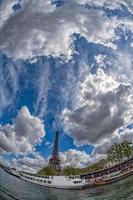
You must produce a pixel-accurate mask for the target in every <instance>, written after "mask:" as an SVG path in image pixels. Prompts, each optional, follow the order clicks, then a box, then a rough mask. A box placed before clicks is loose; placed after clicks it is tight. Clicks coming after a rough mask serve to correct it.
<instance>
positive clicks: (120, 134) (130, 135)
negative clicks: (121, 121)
mask: <svg viewBox="0 0 133 200" xmlns="http://www.w3.org/2000/svg"><path fill="white" fill-rule="evenodd" d="M126 140H127V141H129V142H133V129H130V128H127V127H123V128H122V129H120V130H116V131H115V132H114V133H113V135H112V136H111V137H108V138H104V139H103V140H102V141H101V142H100V143H98V144H96V145H95V148H94V151H93V155H95V154H106V153H107V150H108V149H109V148H110V147H111V146H112V145H113V144H114V143H121V142H123V141H126Z"/></svg>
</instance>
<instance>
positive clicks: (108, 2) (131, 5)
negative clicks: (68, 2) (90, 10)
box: [73, 0, 133, 13]
mask: <svg viewBox="0 0 133 200" xmlns="http://www.w3.org/2000/svg"><path fill="white" fill-rule="evenodd" d="M73 1H75V2H78V3H79V4H81V5H86V4H89V5H92V6H93V5H95V6H100V7H105V8H109V9H112V10H115V9H121V10H122V7H121V5H124V6H126V7H127V8H128V10H129V12H131V13H133V2H132V1H131V0H113V1H112V0H100V1H99V0H73Z"/></svg>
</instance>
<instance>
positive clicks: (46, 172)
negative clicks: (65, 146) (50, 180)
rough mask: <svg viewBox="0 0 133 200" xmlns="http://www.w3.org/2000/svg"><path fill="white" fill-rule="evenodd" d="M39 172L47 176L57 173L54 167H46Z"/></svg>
mask: <svg viewBox="0 0 133 200" xmlns="http://www.w3.org/2000/svg"><path fill="white" fill-rule="evenodd" d="M37 174H38V175H40V176H45V175H49V176H55V175H57V171H56V170H55V169H54V168H52V167H44V168H43V169H41V170H40V171H39V172H38V173H37Z"/></svg>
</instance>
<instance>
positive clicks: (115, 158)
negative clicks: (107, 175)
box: [107, 141, 132, 164]
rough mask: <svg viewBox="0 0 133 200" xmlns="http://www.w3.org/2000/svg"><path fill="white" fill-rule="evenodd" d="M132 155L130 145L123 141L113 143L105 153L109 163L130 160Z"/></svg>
mask: <svg viewBox="0 0 133 200" xmlns="http://www.w3.org/2000/svg"><path fill="white" fill-rule="evenodd" d="M131 155H132V147H131V143H130V142H128V141H124V142H122V143H115V144H113V145H112V146H111V148H110V149H109V150H108V151H107V160H108V162H109V163H111V164H113V163H117V162H119V163H120V162H122V161H123V160H124V159H125V158H128V159H129V158H130V157H131Z"/></svg>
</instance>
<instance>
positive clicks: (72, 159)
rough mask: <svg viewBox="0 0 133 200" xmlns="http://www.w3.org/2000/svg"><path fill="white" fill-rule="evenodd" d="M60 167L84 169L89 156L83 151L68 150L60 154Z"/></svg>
mask: <svg viewBox="0 0 133 200" xmlns="http://www.w3.org/2000/svg"><path fill="white" fill-rule="evenodd" d="M60 158H61V162H62V166H63V167H66V166H72V167H85V166H86V164H87V163H88V162H89V159H90V156H89V155H88V154H86V153H85V151H78V150H76V149H69V150H68V151H66V152H64V153H60Z"/></svg>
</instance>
